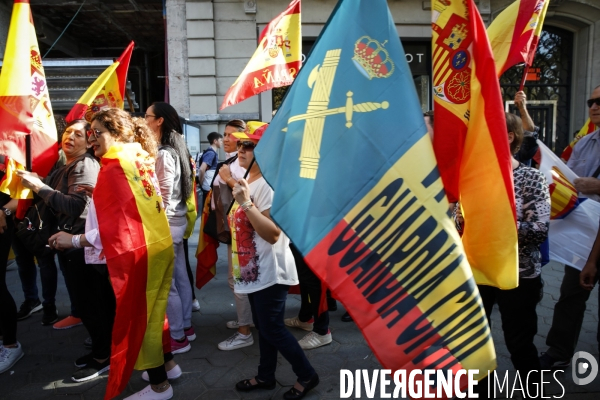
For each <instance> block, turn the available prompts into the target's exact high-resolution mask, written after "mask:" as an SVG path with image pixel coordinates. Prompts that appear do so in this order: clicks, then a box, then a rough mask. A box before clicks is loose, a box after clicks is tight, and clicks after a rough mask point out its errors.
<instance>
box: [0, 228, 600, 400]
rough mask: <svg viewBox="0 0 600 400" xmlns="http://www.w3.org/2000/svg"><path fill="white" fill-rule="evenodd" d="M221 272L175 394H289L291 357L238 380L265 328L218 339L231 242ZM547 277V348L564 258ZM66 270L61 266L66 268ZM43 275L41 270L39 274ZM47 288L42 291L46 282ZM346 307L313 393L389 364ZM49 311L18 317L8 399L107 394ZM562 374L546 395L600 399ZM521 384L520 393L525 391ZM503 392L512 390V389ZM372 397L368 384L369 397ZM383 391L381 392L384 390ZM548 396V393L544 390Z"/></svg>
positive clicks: (594, 387)
mask: <svg viewBox="0 0 600 400" xmlns="http://www.w3.org/2000/svg"><path fill="white" fill-rule="evenodd" d="M197 230H198V228H196V233H195V235H194V236H193V237H192V238H190V240H189V243H190V259H191V260H192V266H193V267H194V266H195V262H194V261H195V257H194V254H195V251H196V248H195V244H196V243H197V240H198V236H197V234H198V232H197ZM218 252H219V261H218V263H217V275H216V277H215V278H214V279H213V280H212V281H210V282H209V283H208V284H207V285H206V286H205V287H204V288H202V290H196V296H197V297H198V299H199V301H200V305H201V310H200V312H199V313H198V312H195V313H193V318H192V322H193V324H194V326H195V329H196V334H197V336H198V338H197V339H196V340H195V341H194V342H192V349H191V351H189V352H187V353H184V354H178V355H176V356H175V361H176V362H177V363H178V364H179V365H180V366H181V368H182V370H183V372H184V373H183V376H182V377H181V378H179V379H178V380H176V381H175V382H174V383H173V390H174V393H175V396H174V398H175V399H203V400H211V399H214V400H230V399H231V400H233V399H281V398H282V396H283V393H285V392H286V391H287V390H289V388H290V387H291V386H292V385H293V384H294V382H295V376H294V374H293V372H292V369H291V367H290V365H289V364H288V363H287V362H286V361H285V360H284V359H283V358H282V357H281V356H280V361H279V365H278V368H277V374H276V375H277V383H278V384H277V387H276V389H275V390H272V391H265V390H256V391H253V392H249V393H241V392H237V391H236V390H235V388H234V385H235V383H236V382H238V381H240V380H242V379H245V378H251V377H253V376H255V375H256V372H257V371H256V368H257V365H258V357H259V349H258V333H257V332H256V331H254V345H253V346H251V347H246V348H243V349H239V350H234V351H220V350H218V349H217V344H218V343H219V342H221V341H223V340H225V339H226V338H227V337H229V336H230V335H231V334H233V333H234V331H233V330H230V329H227V327H226V326H225V323H226V322H227V321H230V320H233V319H236V313H235V306H234V299H233V295H232V293H231V291H230V290H229V286H228V284H227V255H226V247H225V246H221V247H220V248H219V251H218ZM542 275H543V279H544V281H545V288H544V298H543V300H542V301H541V303H540V304H539V305H538V308H537V311H538V330H539V332H538V336H537V337H536V345H537V346H538V351H544V350H545V348H546V346H545V339H546V335H547V333H548V330H549V328H550V324H551V322H552V313H553V307H554V303H555V302H556V300H557V299H558V296H559V287H560V283H561V279H562V275H563V267H562V265H558V264H556V263H550V264H549V265H547V266H545V267H544V269H543V273H542ZM59 276H60V272H59ZM38 279H39V277H38ZM7 282H8V285H9V290H10V291H11V293H12V295H13V296H14V298H15V301H16V302H17V306H19V305H20V304H21V302H22V301H23V292H22V290H21V286H20V281H19V276H18V273H17V271H16V270H12V271H8V272H7ZM38 287H39V288H40V295H41V286H39V284H38ZM597 291H598V288H597V287H596V288H595V289H594V292H593V293H592V295H591V298H590V300H589V301H588V307H587V311H586V315H585V322H584V323H583V327H582V331H581V335H580V338H579V343H578V345H577V350H578V351H586V352H589V353H591V354H592V355H593V356H594V357H595V358H596V360H598V343H597V341H596V329H597V325H598V292H597ZM299 297H300V296H297V295H290V296H289V297H288V301H287V305H286V317H293V316H294V315H297V313H298V310H299V308H300V298H299ZM57 307H58V311H59V315H60V316H61V317H63V316H66V315H67V313H68V310H69V300H68V296H67V292H66V288H65V285H64V281H63V279H62V276H60V277H59V288H58V293H57ZM343 313H344V308H343V306H342V305H341V303H339V302H338V310H337V311H335V312H331V313H330V319H331V332H332V335H333V342H332V343H331V344H330V345H328V346H324V347H321V348H318V349H314V350H308V351H307V356H308V358H309V360H310V362H311V363H312V365H313V366H314V368H315V369H316V371H317V372H318V374H319V376H320V379H321V383H320V384H319V386H317V387H316V389H314V390H313V391H311V392H310V393H309V394H308V395H307V396H306V397H305V398H306V399H308V400H315V399H339V398H340V370H341V369H350V370H357V369H367V370H369V371H370V372H371V371H373V370H374V369H379V368H381V366H380V364H379V363H378V362H377V359H376V358H375V357H374V356H373V353H372V352H371V350H370V349H369V347H368V346H367V344H366V342H365V340H364V338H363V336H362V334H361V333H360V331H359V330H358V328H357V327H356V325H355V324H354V323H345V322H341V320H340V317H341V316H342V314H343ZM41 318H42V313H41V312H39V313H35V314H33V315H32V316H31V317H29V318H28V319H26V320H23V321H20V322H19V324H18V332H17V334H18V340H19V341H20V343H21V344H22V346H23V349H24V351H25V357H23V358H22V359H21V360H20V361H19V362H18V363H17V364H16V365H15V366H14V367H13V368H12V369H11V370H10V371H7V372H5V373H3V374H2V375H0V399H10V400H18V399H24V400H25V399H27V400H36V399H86V400H93V399H98V400H99V399H102V398H103V396H104V392H105V388H106V382H107V375H103V376H102V377H100V378H98V379H95V380H92V381H90V382H85V383H75V382H72V381H71V379H70V377H71V374H72V373H73V371H74V370H75V367H74V366H73V361H74V360H75V359H76V358H78V357H80V356H82V355H84V354H86V353H87V352H89V351H88V349H86V348H85V347H84V346H83V341H84V340H85V339H86V338H87V337H88V335H87V333H86V330H85V328H83V327H82V326H79V327H76V328H72V329H68V330H54V329H52V327H45V326H42V325H41ZM291 331H292V334H293V335H294V336H295V337H296V338H298V339H300V338H302V337H303V336H304V334H305V333H306V332H305V331H303V330H298V329H291ZM492 332H493V337H494V343H495V345H496V351H497V357H498V370H497V371H498V374H499V375H501V376H503V375H504V372H505V371H509V380H508V381H509V382H510V386H511V387H512V386H513V385H512V382H514V379H515V375H514V370H513V368H512V364H511V362H510V356H509V354H508V351H507V349H506V346H505V345H504V340H503V336H502V330H501V321H500V315H499V313H498V311H497V309H496V310H494V313H493V316H492ZM556 376H557V378H558V380H559V381H560V382H561V385H562V387H564V392H565V394H564V396H561V394H562V393H563V389H562V388H561V386H560V385H559V384H557V383H556V382H555V381H554V379H553V378H552V376H551V375H546V377H548V379H547V381H552V382H553V383H549V384H547V385H545V387H544V397H546V398H548V397H553V396H556V398H563V399H568V400H592V399H600V377H597V378H596V379H595V380H594V381H593V382H592V383H591V384H589V385H585V386H578V385H575V384H574V382H573V379H572V377H571V368H570V367H569V368H567V369H566V371H565V372H564V373H558V374H557V375H556ZM146 385H147V383H146V382H144V381H143V380H142V379H141V372H139V371H134V373H133V375H132V377H131V379H130V381H129V384H128V386H127V388H126V389H125V390H124V392H123V393H122V394H121V396H119V397H118V398H119V399H122V398H124V397H127V396H129V395H131V394H132V393H134V392H136V391H138V390H140V389H142V388H143V387H145V386H146ZM519 394H520V392H519V391H515V394H514V397H515V398H518V397H520V395H519ZM497 397H501V398H504V397H507V394H506V390H505V391H504V392H503V393H502V394H498V396H497ZM361 398H366V395H365V391H364V388H363V391H362V397H361ZM375 398H379V393H378V392H377V393H376V395H375ZM538 398H541V396H538Z"/></svg>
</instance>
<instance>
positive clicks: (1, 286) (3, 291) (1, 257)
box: [0, 217, 17, 345]
mask: <svg viewBox="0 0 600 400" xmlns="http://www.w3.org/2000/svg"><path fill="white" fill-rule="evenodd" d="M6 225H7V227H6V229H5V230H4V233H2V234H0V334H1V335H2V337H3V338H2V340H3V341H4V344H6V345H11V344H15V343H17V305H16V304H15V300H14V299H13V297H12V295H11V294H10V292H9V291H8V287H7V286H6V267H7V264H8V254H9V253H10V245H11V244H12V239H13V235H14V229H15V226H14V223H13V220H12V218H10V217H9V218H7V219H6Z"/></svg>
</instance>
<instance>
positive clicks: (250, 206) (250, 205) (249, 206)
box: [242, 203, 254, 212]
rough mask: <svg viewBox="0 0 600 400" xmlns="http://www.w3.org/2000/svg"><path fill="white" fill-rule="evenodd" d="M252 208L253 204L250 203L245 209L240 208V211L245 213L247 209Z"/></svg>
mask: <svg viewBox="0 0 600 400" xmlns="http://www.w3.org/2000/svg"><path fill="white" fill-rule="evenodd" d="M253 206H254V204H252V203H250V204H248V205H247V206H245V207H242V211H244V212H247V211H248V210H249V209H251V208H252V207H253Z"/></svg>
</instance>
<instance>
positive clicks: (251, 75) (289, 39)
mask: <svg viewBox="0 0 600 400" xmlns="http://www.w3.org/2000/svg"><path fill="white" fill-rule="evenodd" d="M258 41H259V45H258V48H257V49H256V51H255V52H254V55H253V56H252V58H251V59H250V61H249V62H248V65H246V68H244V70H243V71H242V74H241V75H240V76H239V77H238V78H237V79H236V80H235V82H234V83H233V85H231V87H230V88H229V90H227V93H225V97H224V98H223V103H222V104H221V110H222V109H224V108H225V107H229V106H231V105H234V104H237V103H239V102H240V101H243V100H246V99H247V98H248V97H252V96H255V95H257V94H259V93H261V92H264V91H267V90H270V89H273V88H277V87H281V86H287V85H291V84H292V82H293V81H294V78H295V77H296V74H298V71H299V70H300V67H301V66H302V34H301V32H300V0H292V2H291V3H290V4H289V5H288V7H287V9H286V10H285V11H284V12H282V13H281V14H279V15H278V16H277V17H275V19H273V20H272V21H271V22H269V24H268V25H267V26H266V27H265V29H263V31H262V33H261V34H260V37H259V38H258Z"/></svg>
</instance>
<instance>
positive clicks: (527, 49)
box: [487, 0, 550, 76]
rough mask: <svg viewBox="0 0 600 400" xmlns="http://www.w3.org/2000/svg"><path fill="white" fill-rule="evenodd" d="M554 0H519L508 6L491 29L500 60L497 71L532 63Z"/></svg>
mask: <svg viewBox="0 0 600 400" xmlns="http://www.w3.org/2000/svg"><path fill="white" fill-rule="evenodd" d="M549 3H550V0H517V1H515V2H514V3H512V4H511V5H509V6H508V7H506V8H505V9H504V11H502V12H501V13H500V14H499V15H498V16H497V17H496V18H495V19H494V21H493V22H492V23H491V24H490V26H489V27H488V29H487V33H488V36H489V38H490V45H491V46H492V51H493V52H494V59H495V60H496V75H497V76H501V75H502V74H503V73H504V72H505V71H506V70H507V69H509V68H510V67H512V66H514V65H517V64H521V63H526V64H527V65H531V64H532V63H533V57H534V56H535V50H536V49H537V45H538V42H539V40H540V34H541V33H542V26H543V25H544V17H545V16H546V10H547V9H548V4H549Z"/></svg>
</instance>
